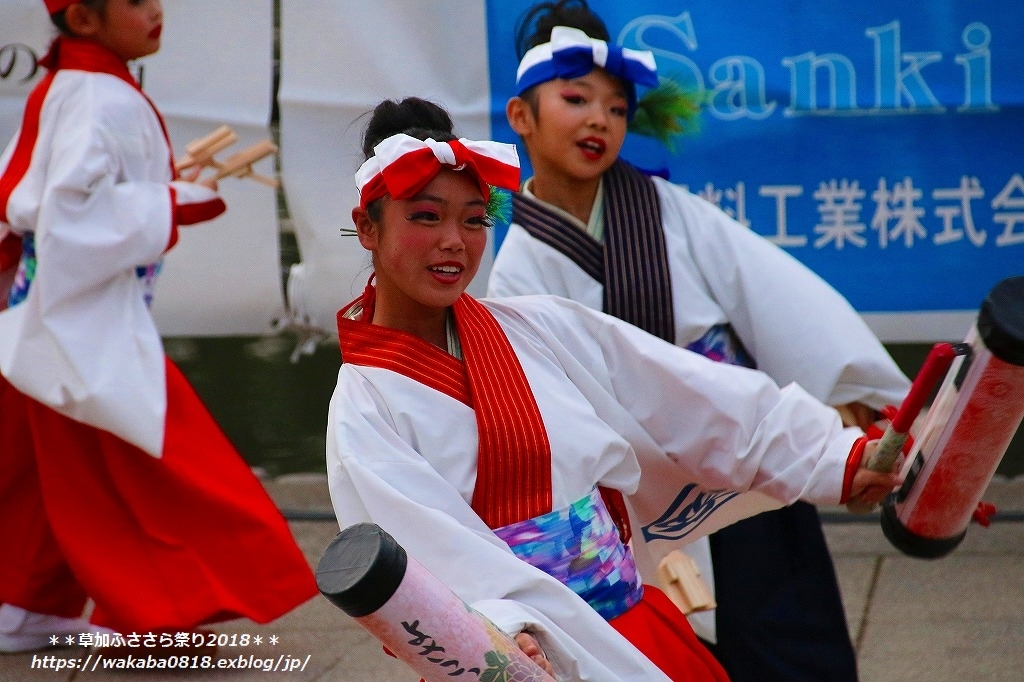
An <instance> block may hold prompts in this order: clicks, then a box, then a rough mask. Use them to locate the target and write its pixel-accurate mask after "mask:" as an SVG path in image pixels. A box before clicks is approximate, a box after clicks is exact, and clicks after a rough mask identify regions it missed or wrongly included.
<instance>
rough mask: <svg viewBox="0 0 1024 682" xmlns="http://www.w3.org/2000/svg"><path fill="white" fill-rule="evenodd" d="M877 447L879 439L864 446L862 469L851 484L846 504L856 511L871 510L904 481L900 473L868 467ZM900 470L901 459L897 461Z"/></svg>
mask: <svg viewBox="0 0 1024 682" xmlns="http://www.w3.org/2000/svg"><path fill="white" fill-rule="evenodd" d="M877 449H878V441H877V440H872V441H868V443H867V444H866V445H865V446H864V455H863V457H861V460H860V469H858V470H857V473H855V474H854V475H853V485H852V486H850V498H849V499H848V500H847V501H846V506H847V508H848V509H850V511H853V512H856V513H866V512H868V511H870V510H871V509H873V508H874V507H875V505H877V504H879V503H880V502H881V501H882V500H884V499H885V498H886V496H888V495H889V493H891V492H892V491H893V490H895V489H896V488H897V487H898V486H900V485H901V484H902V483H903V481H902V480H901V478H900V475H899V474H898V473H893V472H888V473H883V472H879V471H873V470H871V469H868V468H867V465H868V461H869V460H870V459H871V455H872V454H874V452H875V450H877ZM898 470H899V461H897V471H898Z"/></svg>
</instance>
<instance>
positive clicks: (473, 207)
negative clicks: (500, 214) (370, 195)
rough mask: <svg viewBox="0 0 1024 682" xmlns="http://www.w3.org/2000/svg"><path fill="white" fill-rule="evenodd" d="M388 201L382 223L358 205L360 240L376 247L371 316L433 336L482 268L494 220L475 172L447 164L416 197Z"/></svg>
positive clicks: (355, 216) (372, 248) (371, 248)
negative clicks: (375, 278)
mask: <svg viewBox="0 0 1024 682" xmlns="http://www.w3.org/2000/svg"><path fill="white" fill-rule="evenodd" d="M383 202H384V205H383V210H382V212H381V219H380V221H379V222H374V221H373V220H372V219H371V218H370V216H369V213H368V212H367V210H366V209H363V208H355V209H353V211H352V220H353V222H355V224H356V230H357V233H358V235H359V241H360V243H361V244H362V245H363V247H364V248H366V249H367V250H369V251H371V252H373V265H374V270H375V271H376V274H377V298H376V304H375V310H374V316H373V322H374V324H380V325H383V326H385V327H391V328H393V329H401V330H403V331H408V332H410V333H412V334H415V335H417V336H420V337H421V338H427V340H428V341H432V342H433V341H434V340H435V337H436V336H437V334H438V333H440V334H442V335H443V333H444V317H445V312H446V309H447V308H448V307H449V306H451V305H452V304H453V303H454V302H455V299H457V298H458V297H459V296H460V295H462V292H463V291H465V290H466V287H467V286H468V285H469V283H470V281H472V279H473V276H474V275H475V274H476V271H477V269H478V268H479V267H480V259H481V258H482V257H483V252H484V249H485V248H486V246H487V229H486V228H487V227H488V226H489V225H490V219H489V218H488V217H487V211H486V208H487V206H486V203H485V201H484V199H483V196H482V195H481V193H480V187H479V185H478V184H477V182H476V179H475V178H474V177H473V176H472V175H470V174H469V173H466V172H456V171H453V170H448V169H443V170H441V172H440V173H438V174H437V176H435V177H434V179H433V180H431V181H430V182H429V183H428V184H427V185H426V186H425V187H424V188H423V189H422V190H421V191H420V192H419V193H418V194H417V195H416V196H414V197H412V198H410V199H402V200H393V199H391V198H390V197H385V198H384V199H383ZM428 337H429V338H428ZM442 338H443V337H442Z"/></svg>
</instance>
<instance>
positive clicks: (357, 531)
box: [316, 523, 555, 682]
mask: <svg viewBox="0 0 1024 682" xmlns="http://www.w3.org/2000/svg"><path fill="white" fill-rule="evenodd" d="M316 582H317V586H318V587H319V589H320V592H321V593H323V595H324V596H325V597H327V598H328V599H329V600H330V601H331V602H332V603H333V604H334V605H335V606H337V607H338V608H340V609H341V610H342V611H344V612H345V613H347V614H348V615H350V616H352V617H353V618H355V619H356V622H358V623H359V624H360V625H361V626H362V627H363V628H364V629H366V630H367V631H368V632H369V633H370V634H372V635H373V636H374V637H376V638H377V639H378V640H380V642H381V643H382V644H383V645H384V646H385V647H386V648H387V650H388V651H390V652H391V653H393V654H394V655H395V656H397V657H398V658H399V659H401V660H402V661H404V662H405V663H407V664H408V665H409V666H410V667H411V668H412V669H413V670H414V671H416V672H417V673H418V674H419V675H420V676H421V677H423V679H424V680H426V681H427V682H442V681H444V682H450V680H452V679H463V680H483V681H484V682H490V681H492V680H493V681H498V680H507V681H508V682H527V681H529V682H555V681H554V679H553V678H552V677H551V676H550V675H548V674H547V673H545V672H544V670H543V669H541V668H540V667H539V666H538V665H537V664H536V663H534V662H533V661H532V660H530V658H529V657H528V656H527V655H526V654H524V653H523V652H522V650H521V649H520V648H519V646H518V645H517V644H516V643H515V641H514V640H513V639H512V638H511V637H509V636H508V635H507V634H505V633H504V632H502V631H501V630H500V629H498V627H497V626H496V625H495V624H494V623H492V622H491V621H490V620H489V619H487V618H486V617H485V616H483V615H482V614H480V613H479V612H477V611H475V610H473V608H471V607H470V606H469V605H467V604H466V603H465V602H463V601H462V599H460V598H459V597H458V596H457V595H456V594H455V593H454V592H452V591H451V589H449V588H448V587H447V586H446V585H445V584H444V583H442V582H441V581H440V580H438V579H437V578H435V577H434V576H433V574H431V573H430V572H429V571H428V570H427V569H426V568H424V567H423V566H422V565H421V564H420V563H419V562H417V561H416V560H415V559H413V558H412V557H410V556H409V555H408V554H407V553H406V551H405V549H404V548H403V547H402V546H401V545H399V544H398V542H397V541H396V540H395V539H394V538H393V537H391V536H390V535H389V534H388V533H386V532H385V531H384V530H383V529H381V528H380V526H377V525H376V524H372V523H359V524H356V525H354V526H350V527H348V528H346V529H345V530H343V531H342V532H341V533H339V534H338V536H337V537H335V538H334V540H333V541H332V542H331V544H330V545H329V546H328V547H327V550H326V551H325V552H324V555H323V557H322V558H321V559H320V563H319V564H318V565H317V569H316Z"/></svg>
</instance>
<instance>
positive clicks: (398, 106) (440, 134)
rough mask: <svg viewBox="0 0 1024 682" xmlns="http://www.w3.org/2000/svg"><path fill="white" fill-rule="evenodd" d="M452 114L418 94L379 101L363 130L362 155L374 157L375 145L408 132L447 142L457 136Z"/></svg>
mask: <svg viewBox="0 0 1024 682" xmlns="http://www.w3.org/2000/svg"><path fill="white" fill-rule="evenodd" d="M454 129H455V125H454V124H453V123H452V117H451V116H449V115H448V112H447V111H445V110H444V108H443V107H441V106H440V105H438V104H434V103H433V102H430V101H428V100H425V99H421V98H419V97H406V98H405V99H403V100H401V101H398V102H396V101H394V100H384V101H383V102H381V103H380V104H378V105H377V106H376V107H375V108H374V110H373V114H372V115H371V116H370V122H369V123H368V124H367V125H366V131H365V132H364V133H363V155H364V156H365V157H366V158H370V157H371V156H373V148H374V147H376V146H377V145H378V144H380V143H381V141H383V140H386V139H387V138H389V137H391V136H392V135H397V134H399V133H405V134H406V135H411V136H413V137H417V138H419V139H421V140H425V139H427V138H428V137H432V138H434V139H435V140H438V141H441V142H445V141H448V140H453V139H455V134H454Z"/></svg>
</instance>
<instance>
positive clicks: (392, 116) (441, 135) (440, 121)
mask: <svg viewBox="0 0 1024 682" xmlns="http://www.w3.org/2000/svg"><path fill="white" fill-rule="evenodd" d="M454 131H455V124H453V123H452V117H451V116H449V115H448V112H447V111H445V110H444V108H442V107H441V106H440V105H437V104H434V103H433V102H430V101H427V100H425V99H420V98H419V97H406V98H405V99H403V100H401V101H400V102H396V101H394V100H384V101H383V102H381V103H380V104H378V105H377V106H376V107H374V109H373V113H372V114H371V115H370V121H369V123H367V124H366V130H365V131H363V157H364V158H365V159H368V158H370V157H371V156H373V148H374V147H376V146H377V145H378V144H380V143H381V142H382V141H384V140H386V139H387V138H389V137H391V136H392V135H398V134H399V133H405V134H406V135H410V136H412V137H415V138H418V139H420V140H426V139H427V138H433V139H435V140H437V141H438V142H448V141H450V140H454V139H456V136H455V132H454ZM366 210H367V212H368V213H369V214H370V219H371V220H373V221H374V222H380V218H381V210H382V207H381V203H380V199H378V200H376V201H373V202H371V203H370V205H369V206H367V207H366Z"/></svg>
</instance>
